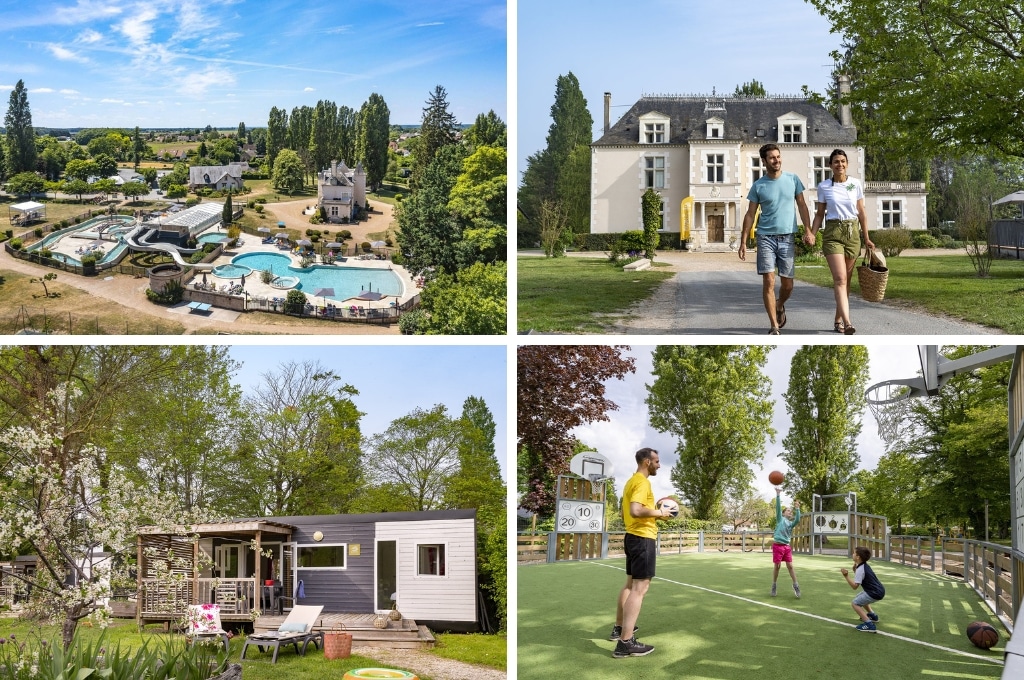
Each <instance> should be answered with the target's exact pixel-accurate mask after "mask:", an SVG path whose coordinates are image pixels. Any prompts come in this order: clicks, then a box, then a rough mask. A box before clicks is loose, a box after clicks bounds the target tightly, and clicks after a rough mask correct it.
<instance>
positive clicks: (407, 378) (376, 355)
mask: <svg viewBox="0 0 1024 680" xmlns="http://www.w3.org/2000/svg"><path fill="white" fill-rule="evenodd" d="M230 353H231V357H232V358H233V359H235V360H236V361H239V362H242V365H243V367H242V370H241V371H239V373H238V374H237V375H236V377H235V382H236V383H237V384H239V385H240V386H241V387H242V389H243V391H248V390H250V389H251V388H252V387H254V386H256V385H258V384H260V383H261V382H263V375H264V374H267V373H274V372H276V371H277V370H278V368H279V367H280V365H281V364H282V363H285V362H288V361H294V362H296V363H301V362H304V361H307V360H309V361H318V362H320V364H321V365H323V366H324V367H326V368H328V369H331V370H333V371H334V372H335V373H337V374H338V375H339V376H341V382H342V383H348V384H349V385H352V386H353V387H355V388H356V389H357V390H358V391H359V394H358V395H357V396H355V397H353V401H354V402H355V404H356V408H358V409H359V410H360V411H362V412H363V413H364V414H365V415H364V416H363V417H362V419H361V420H360V429H361V431H362V433H363V435H364V436H366V437H371V436H373V435H375V434H379V433H381V432H384V431H385V430H386V429H387V428H388V426H389V425H390V424H391V421H393V420H395V419H396V418H401V417H402V416H405V415H408V414H409V413H410V412H412V411H413V410H414V409H416V408H420V409H424V410H429V409H431V408H433V407H434V406H435V405H437V404H444V405H445V407H447V409H448V414H449V415H450V416H452V417H458V416H459V415H461V413H462V404H463V402H464V401H465V400H466V398H467V397H480V398H482V399H483V400H484V401H485V402H486V404H487V407H488V408H489V409H490V411H491V415H492V417H493V418H494V422H495V425H496V434H495V442H494V449H495V455H496V456H497V457H498V462H499V463H500V464H501V468H502V474H503V475H504V476H505V477H506V480H507V477H508V474H507V471H506V467H507V461H506V458H507V456H506V455H505V452H506V446H505V445H506V442H507V441H508V427H507V421H508V418H507V401H506V399H507V392H506V384H507V377H508V376H507V370H506V365H507V364H506V360H507V359H506V348H505V347H504V346H503V345H493V346H469V345H466V346H440V345H432V346H405V345H400V346H399V345H376V346H364V345H330V346H323V345H282V344H280V343H279V344H276V345H269V346H265V345H245V346H241V345H233V346H231V347H230Z"/></svg>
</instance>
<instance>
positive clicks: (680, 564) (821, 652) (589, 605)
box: [517, 552, 1009, 680]
mask: <svg viewBox="0 0 1024 680" xmlns="http://www.w3.org/2000/svg"><path fill="white" fill-rule="evenodd" d="M871 564H872V567H873V568H874V570H875V573H876V574H878V578H879V580H880V581H881V582H882V583H883V584H884V585H885V587H886V596H885V599H883V600H882V601H881V602H879V603H878V604H877V605H875V607H874V609H875V611H876V612H877V613H878V615H879V617H880V620H879V623H878V630H879V632H878V633H876V634H870V633H861V632H858V631H856V630H855V629H854V625H856V624H857V623H859V619H858V618H857V616H856V614H855V613H854V611H853V609H852V608H851V607H850V600H852V599H853V596H854V591H853V590H851V588H850V587H849V586H848V585H847V583H846V581H845V580H844V579H843V577H842V575H841V574H840V573H839V569H840V567H847V568H850V567H851V565H852V561H851V560H848V559H846V558H845V557H842V558H840V557H827V556H813V557H811V556H802V555H797V556H796V557H795V559H794V567H795V570H796V575H797V578H798V580H799V582H800V587H801V590H802V593H803V597H802V598H801V599H796V598H795V597H794V596H793V592H792V589H791V588H790V581H789V577H788V575H787V574H786V571H785V569H783V570H782V572H781V573H780V575H779V596H778V597H775V598H772V597H770V596H769V588H770V586H771V571H772V563H771V554H770V553H761V552H756V553H748V554H733V553H729V554H727V555H723V554H719V553H713V554H712V553H704V554H696V553H691V554H683V555H671V556H665V555H662V556H660V557H659V558H658V565H657V574H658V575H657V577H656V578H655V579H654V581H653V582H652V583H651V587H650V590H649V591H648V592H647V596H646V598H645V599H644V603H643V608H642V610H641V612H640V618H639V621H638V625H639V626H640V630H639V631H638V632H637V639H639V640H640V641H641V642H644V643H646V644H650V645H654V647H655V650H654V652H653V653H651V654H649V655H648V656H645V657H640V658H631V659H614V658H612V650H613V649H614V643H612V642H610V641H609V640H608V635H609V633H610V632H611V627H612V624H613V623H614V622H615V598H616V596H617V594H618V592H619V590H620V589H621V588H622V584H623V583H624V581H625V572H624V571H623V569H624V566H625V562H624V560H623V559H621V558H620V559H609V560H599V561H591V562H567V563H559V564H545V565H536V566H523V567H519V568H518V569H517V578H518V584H519V588H518V592H519V596H518V620H519V624H518V650H517V652H518V676H517V677H518V680H534V679H537V680H540V679H542V678H543V679H546V678H557V677H575V676H577V675H581V674H582V675H584V676H585V677H587V678H596V679H603V678H608V679H609V680H611V679H614V680H623V679H636V680H640V679H641V678H715V679H716V680H732V679H735V680H741V679H742V680H747V679H749V678H758V679H759V680H803V679H810V678H815V679H817V678H822V679H827V680H847V679H850V680H854V679H860V678H917V677H922V678H924V677H946V678H949V677H955V678H971V679H978V680H980V679H983V678H999V677H1000V675H1001V673H1002V670H1003V667H1002V656H1003V654H1002V652H1003V647H1004V645H1005V644H1006V641H1007V640H1008V637H1009V636H1008V634H1007V632H1006V629H1005V628H1003V626H1002V624H1001V623H1000V622H999V620H998V619H997V618H996V617H994V616H993V615H992V613H991V611H989V609H988V608H987V607H986V606H985V605H984V604H983V603H982V601H981V599H980V598H979V597H978V596H977V594H976V593H975V592H974V591H973V590H972V589H971V588H970V587H968V586H967V585H965V584H964V583H963V582H961V581H958V580H956V579H952V578H948V577H944V576H940V575H937V574H934V573H932V572H930V571H921V570H917V569H912V568H910V567H903V566H900V565H893V564H889V563H888V562H884V561H878V562H875V561H874V560H872V562H871ZM976 620H982V621H987V622H989V623H991V624H992V625H993V626H994V627H995V628H996V630H998V631H999V633H1000V636H1001V639H1000V642H999V643H997V645H996V647H995V648H993V649H992V650H989V651H984V650H980V649H978V648H976V647H974V646H972V645H971V643H970V642H969V641H968V640H967V636H966V634H965V631H966V628H967V625H968V624H969V623H970V622H972V621H976Z"/></svg>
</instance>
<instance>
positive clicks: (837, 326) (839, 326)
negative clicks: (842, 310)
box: [832, 321, 844, 333]
mask: <svg viewBox="0 0 1024 680" xmlns="http://www.w3.org/2000/svg"><path fill="white" fill-rule="evenodd" d="M832 328H833V329H834V330H835V332H836V333H842V332H843V329H844V326H843V322H842V321H836V323H835V325H834V326H832Z"/></svg>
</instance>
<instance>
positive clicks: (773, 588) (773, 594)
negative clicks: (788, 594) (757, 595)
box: [772, 583, 775, 597]
mask: <svg viewBox="0 0 1024 680" xmlns="http://www.w3.org/2000/svg"><path fill="white" fill-rule="evenodd" d="M772 597H775V584H774V583H773V584H772Z"/></svg>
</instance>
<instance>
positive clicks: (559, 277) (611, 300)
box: [516, 257, 673, 333]
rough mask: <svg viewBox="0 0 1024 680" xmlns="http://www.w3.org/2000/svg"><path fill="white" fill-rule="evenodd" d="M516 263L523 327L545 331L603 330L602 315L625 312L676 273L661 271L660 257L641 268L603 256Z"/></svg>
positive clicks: (536, 259) (523, 260)
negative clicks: (629, 267) (624, 266)
mask: <svg viewBox="0 0 1024 680" xmlns="http://www.w3.org/2000/svg"><path fill="white" fill-rule="evenodd" d="M516 266H517V268H518V278H519V310H518V314H519V321H518V328H519V330H520V331H528V330H535V331H539V332H546V333H573V332H591V333H600V332H602V331H603V330H604V329H605V328H606V324H605V323H604V322H603V320H602V318H601V317H602V316H604V315H609V314H621V313H622V312H623V311H625V310H626V309H627V308H628V307H629V306H630V305H632V304H634V303H636V302H639V301H641V300H643V299H645V298H647V297H650V296H651V295H652V294H653V293H654V290H655V289H656V288H657V287H658V285H659V284H661V282H662V281H664V280H665V279H668V278H671V277H672V275H673V273H672V272H670V271H659V265H658V263H657V261H655V264H654V267H652V268H651V269H648V270H646V271H642V272H624V271H623V270H622V266H621V265H616V264H613V263H611V262H609V261H608V260H606V259H604V258H572V257H559V258H546V257H521V258H519V259H518V260H517V265H516Z"/></svg>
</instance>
